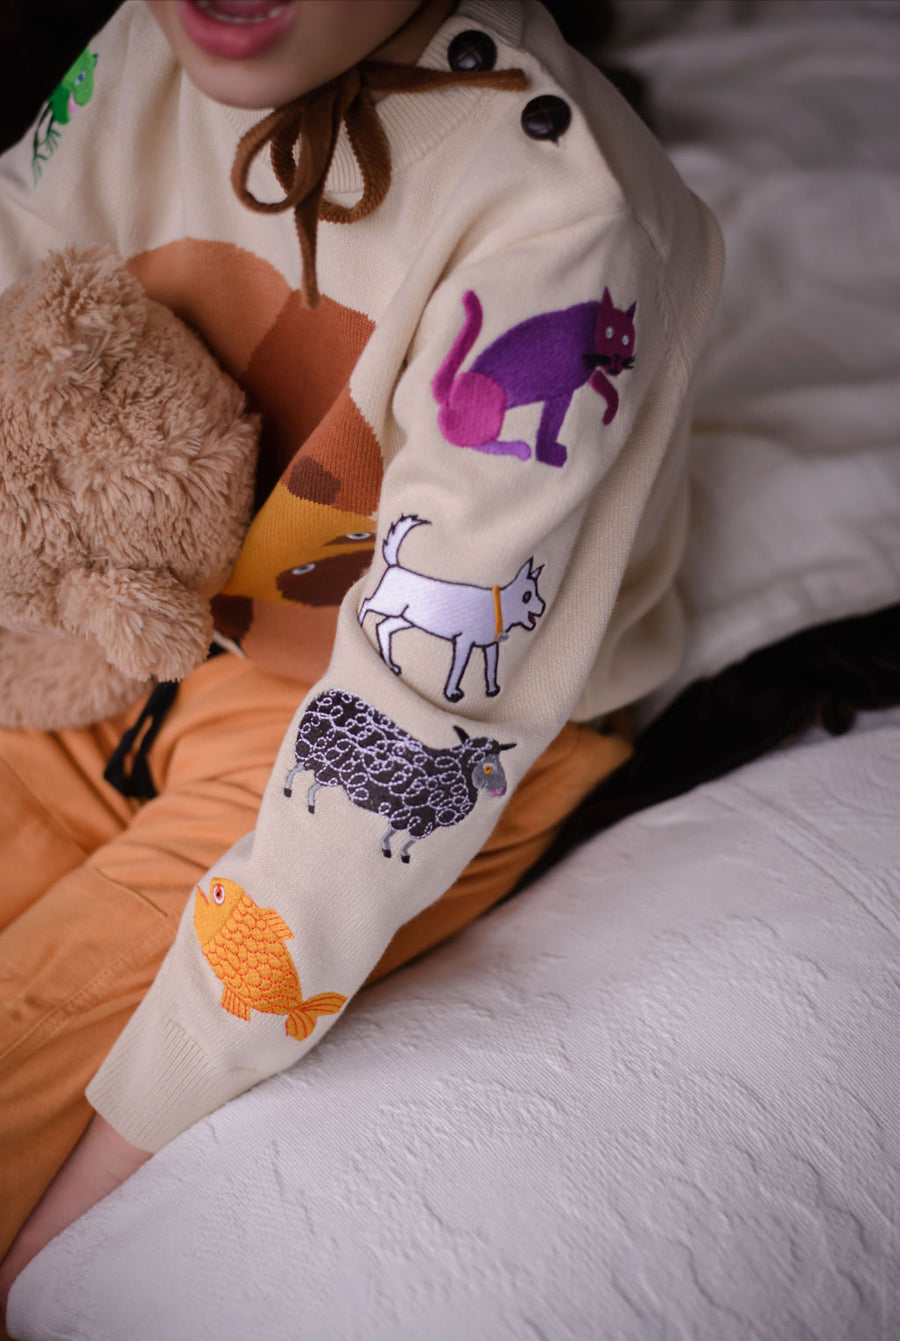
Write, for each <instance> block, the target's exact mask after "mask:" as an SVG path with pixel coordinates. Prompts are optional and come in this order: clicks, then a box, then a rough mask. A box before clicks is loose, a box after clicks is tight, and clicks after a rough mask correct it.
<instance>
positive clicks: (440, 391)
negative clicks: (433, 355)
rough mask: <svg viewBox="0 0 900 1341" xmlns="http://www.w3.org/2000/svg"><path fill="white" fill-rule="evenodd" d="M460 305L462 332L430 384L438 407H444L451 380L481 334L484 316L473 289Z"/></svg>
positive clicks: (468, 290) (465, 294)
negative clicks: (462, 311) (463, 312)
mask: <svg viewBox="0 0 900 1341" xmlns="http://www.w3.org/2000/svg"><path fill="white" fill-rule="evenodd" d="M462 303H463V308H464V310H465V314H466V319H465V321H464V322H463V327H462V330H461V331H460V333H459V335H457V337H456V339H455V340H454V341H453V344H452V345H451V346H450V351H449V353H448V354H447V357H446V358H445V359H444V361H443V363H442V364H441V366H440V367H439V368H438V370H437V372H436V373H435V375H434V380H433V381H432V383H431V390H432V393H433V395H434V398H435V400H436V401H437V403H438V405H446V403H447V400H448V398H449V396H450V388H451V387H452V385H453V379H454V378H455V377H456V374H457V373H458V372H459V370H460V368H461V367H462V364H463V360H464V359H465V357H466V355H467V354H468V352H469V350H470V349H471V348H472V346H473V345H474V343H475V341H476V340H477V339H478V336H479V334H480V332H481V323H482V320H483V315H484V314H483V312H482V310H481V303H480V302H479V300H478V295H477V294H476V293H475V291H474V290H473V289H467V290H466V292H465V293H464V294H463V297H462Z"/></svg>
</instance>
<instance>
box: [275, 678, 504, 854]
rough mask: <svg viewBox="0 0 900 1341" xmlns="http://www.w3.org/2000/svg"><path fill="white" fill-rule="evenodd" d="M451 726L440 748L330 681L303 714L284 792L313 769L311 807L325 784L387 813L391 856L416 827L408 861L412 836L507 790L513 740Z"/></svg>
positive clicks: (384, 842)
mask: <svg viewBox="0 0 900 1341" xmlns="http://www.w3.org/2000/svg"><path fill="white" fill-rule="evenodd" d="M453 729H454V731H455V732H456V734H457V736H459V744H458V745H454V746H452V747H450V748H449V749H443V750H440V749H438V750H435V749H432V748H431V747H430V746H428V745H424V744H423V743H422V741H421V740H417V739H416V738H415V736H411V735H409V734H408V732H406V731H404V730H403V729H402V728H401V727H399V726H398V725H397V723H396V722H393V721H391V719H390V717H386V716H385V715H384V713H381V712H378V710H377V709H376V708H373V707H372V705H371V704H370V703H366V701H365V700H364V699H361V698H357V697H356V696H355V695H354V694H347V693H345V692H343V691H342V690H340V689H329V690H327V691H326V692H325V693H324V694H319V696H318V698H314V699H313V701H312V703H310V705H309V707H308V708H307V709H306V712H305V713H304V714H303V716H302V718H301V719H300V726H299V727H298V729H297V743H296V745H295V746H294V753H295V755H296V760H297V762H296V763H295V764H294V766H293V767H292V768H291V770H290V771H289V773H288V775H287V777H286V778H285V780H284V794H285V796H290V795H291V792H292V784H293V781H294V778H295V777H296V775H297V774H298V773H302V772H310V773H312V775H313V777H314V779H315V781H314V782H313V783H312V785H311V786H310V788H309V791H308V792H307V794H306V803H307V805H308V807H309V812H310V814H311V815H313V814H315V797H316V792H317V791H318V790H319V788H320V787H343V788H344V791H345V792H346V793H347V796H348V797H349V798H350V800H351V801H352V802H353V804H354V805H355V806H359V807H360V808H361V809H363V810H371V811H374V813H375V814H377V815H383V816H384V817H385V819H386V820H387V821H388V828H387V832H386V833H385V834H384V836H383V837H382V839H381V850H382V852H383V853H384V855H385V856H386V857H390V856H391V839H392V838H393V837H394V834H396V833H401V832H407V833H408V834H409V835H410V836H409V838H408V839H407V840H406V842H405V843H404V844H403V846H402V847H401V849H400V860H401V861H404V862H408V861H409V849H410V848H411V847H412V845H413V843H415V842H416V840H417V839H419V838H426V837H427V836H428V834H430V833H431V832H432V830H434V829H437V828H446V827H448V826H449V825H452V824H459V822H460V820H464V819H465V817H466V816H467V815H468V814H469V812H470V811H471V809H472V807H473V806H474V805H475V802H476V801H477V799H478V793H479V791H484V792H487V793H488V794H489V795H490V796H502V795H503V794H504V792H505V791H506V776H505V774H504V772H503V768H502V765H501V763H500V751H501V750H512V749H514V748H515V745H514V744H509V745H501V744H500V743H499V742H498V741H496V740H491V739H490V738H489V737H488V736H479V737H478V738H477V739H474V740H473V739H472V738H471V737H470V736H469V735H468V734H467V733H466V732H465V731H464V730H463V729H462V727H461V726H454V728H453Z"/></svg>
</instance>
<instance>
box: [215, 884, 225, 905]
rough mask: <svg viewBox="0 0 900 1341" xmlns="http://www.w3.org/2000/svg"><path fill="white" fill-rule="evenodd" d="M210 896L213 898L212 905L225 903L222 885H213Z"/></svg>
mask: <svg viewBox="0 0 900 1341" xmlns="http://www.w3.org/2000/svg"><path fill="white" fill-rule="evenodd" d="M212 896H213V903H224V902H225V887H224V885H213V890H212Z"/></svg>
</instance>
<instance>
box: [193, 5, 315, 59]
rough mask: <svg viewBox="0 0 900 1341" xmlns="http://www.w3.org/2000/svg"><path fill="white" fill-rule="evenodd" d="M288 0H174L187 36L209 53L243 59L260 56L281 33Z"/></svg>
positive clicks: (290, 7) (289, 12) (289, 15)
mask: <svg viewBox="0 0 900 1341" xmlns="http://www.w3.org/2000/svg"><path fill="white" fill-rule="evenodd" d="M293 8H294V6H293V3H292V0H178V14H179V18H180V19H181V24H182V27H183V28H184V31H185V32H186V34H187V36H188V37H189V38H190V39H191V41H192V42H194V43H195V44H196V45H197V46H198V47H200V48H201V50H203V51H205V52H206V53H207V55H210V56H220V57H222V58H224V59H225V60H246V59H247V58H248V57H251V56H259V55H262V53H263V52H264V51H267V50H268V49H269V47H271V46H274V45H275V43H276V42H277V41H278V40H279V39H280V38H281V37H282V36H283V35H284V33H285V32H286V31H287V29H288V28H289V27H290V23H291V20H292V18H293Z"/></svg>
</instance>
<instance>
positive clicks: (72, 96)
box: [31, 48, 97, 185]
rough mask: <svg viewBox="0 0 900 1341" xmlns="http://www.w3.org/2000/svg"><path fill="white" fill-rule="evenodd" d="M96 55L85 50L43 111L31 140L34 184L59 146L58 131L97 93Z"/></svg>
mask: <svg viewBox="0 0 900 1341" xmlns="http://www.w3.org/2000/svg"><path fill="white" fill-rule="evenodd" d="M96 64H97V55H96V52H93V51H91V50H90V49H89V48H86V49H85V50H84V51H83V52H82V53H81V55H80V56H79V57H78V60H77V61H76V62H75V64H74V65H73V66H71V67H70V68H69V69H68V70H67V71H66V73H65V74H64V75H63V77H62V79H61V80H60V81H59V83H58V84H57V86H56V88H55V89H54V90H53V92H52V93H51V94H50V97H49V98H48V99H47V101H46V102H45V103H44V106H43V107H42V108H41V114H40V116H39V117H38V123H37V125H36V126H35V130H34V139H33V141H32V151H31V166H32V170H33V172H34V182H35V185H37V183H38V181H39V180H40V176H41V172H42V171H43V165H44V164H45V163H47V162H48V161H49V159H50V158H51V157H52V155H53V153H54V151H55V149H56V146H57V144H58V143H59V128H60V126H66V125H68V123H69V122H70V121H71V119H72V112H73V110H74V108H75V107H85V106H86V105H87V104H88V103H89V102H90V100H91V98H92V97H93V93H94V66H95V65H96Z"/></svg>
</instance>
